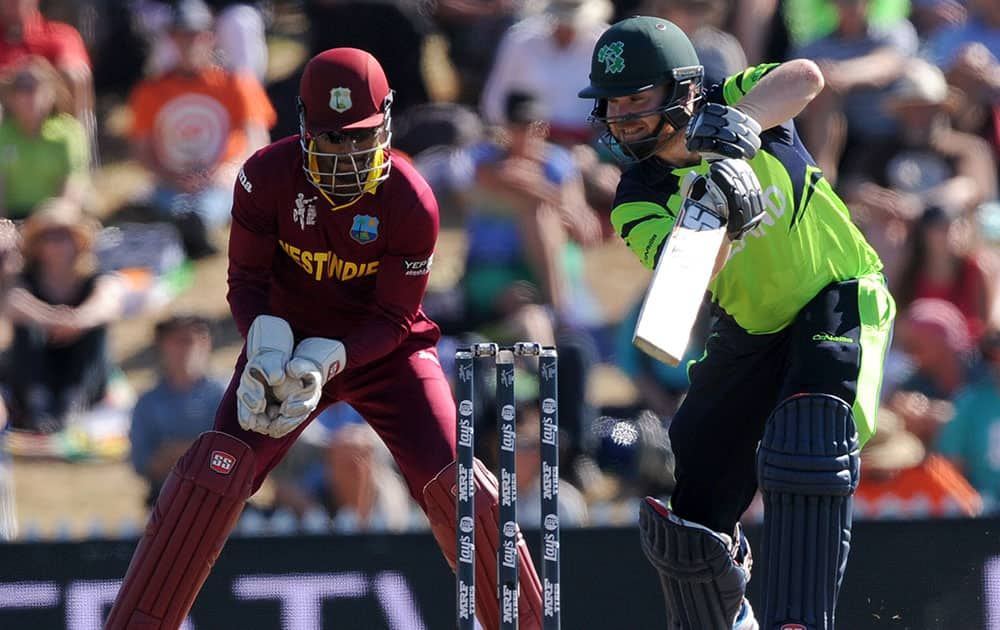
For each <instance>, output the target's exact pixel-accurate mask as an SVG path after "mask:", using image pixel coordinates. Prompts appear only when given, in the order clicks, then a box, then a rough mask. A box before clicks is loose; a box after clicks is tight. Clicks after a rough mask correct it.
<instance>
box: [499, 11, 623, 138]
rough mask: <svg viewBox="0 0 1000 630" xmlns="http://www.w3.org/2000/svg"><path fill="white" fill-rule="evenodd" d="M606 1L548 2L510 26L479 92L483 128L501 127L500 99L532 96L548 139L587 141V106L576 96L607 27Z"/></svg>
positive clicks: (503, 114)
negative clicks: (545, 120)
mask: <svg viewBox="0 0 1000 630" xmlns="http://www.w3.org/2000/svg"><path fill="white" fill-rule="evenodd" d="M612 12H613V6H612V5H611V3H610V2H609V1H608V0H548V2H547V3H546V5H545V9H544V10H543V12H542V13H541V14H540V15H536V16H532V17H528V18H526V19H524V20H522V21H520V22H518V23H517V24H515V25H514V26H512V27H511V28H510V29H509V30H508V31H507V32H506V33H505V34H504V36H503V38H502V39H501V40H500V44H499V45H498V47H497V52H496V56H495V57H494V61H493V67H492V69H491V70H490V73H489V76H488V77H487V79H486V83H485V85H484V87H483V95H482V100H481V103H480V107H481V109H482V112H483V117H484V119H485V120H486V122H487V123H489V124H493V125H499V124H503V123H504V122H507V121H508V120H507V117H506V112H505V109H506V99H507V96H508V94H511V93H513V92H526V93H530V94H534V95H535V96H536V97H537V98H538V100H539V101H540V102H541V103H542V105H544V106H545V108H546V109H547V110H548V112H549V123H550V125H551V137H552V140H553V141H554V142H557V143H560V144H567V145H572V144H577V143H581V142H582V143H585V142H588V141H590V140H591V139H592V138H593V136H594V132H593V129H592V128H591V126H590V125H589V124H588V123H587V116H588V114H589V113H590V109H591V107H592V105H593V104H592V103H588V102H587V101H585V100H581V99H579V98H577V97H576V92H577V87H578V86H579V85H580V84H581V83H586V80H587V76H588V74H589V73H590V61H591V53H592V51H593V49H594V44H595V43H597V39H598V38H599V37H600V36H601V33H603V32H604V30H605V29H606V28H607V26H608V25H607V20H608V19H609V18H610V17H611V14H612Z"/></svg>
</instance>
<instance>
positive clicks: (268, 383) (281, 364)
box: [236, 315, 295, 434]
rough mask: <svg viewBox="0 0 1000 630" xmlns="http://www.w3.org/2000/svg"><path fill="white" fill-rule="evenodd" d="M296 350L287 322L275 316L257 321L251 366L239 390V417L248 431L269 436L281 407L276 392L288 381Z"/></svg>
mask: <svg viewBox="0 0 1000 630" xmlns="http://www.w3.org/2000/svg"><path fill="white" fill-rule="evenodd" d="M294 347H295V337H294V335H293V334H292V329H291V327H290V326H289V325H288V322H286V321H285V320H283V319H281V318H280V317H274V316H272V315H259V316H258V317H257V318H256V319H254V320H253V323H252V324H251V325H250V331H249V332H248V333H247V350H246V353H247V363H246V366H245V367H244V368H243V374H242V375H241V376H240V384H239V387H237V389H236V417H237V420H239V423H240V426H241V427H243V429H244V430H246V431H256V432H257V433H263V434H267V433H268V431H269V425H270V423H271V420H272V419H273V418H275V417H277V415H278V405H279V404H280V402H279V399H278V397H277V395H276V394H275V391H276V390H277V389H278V388H279V387H281V385H282V384H283V383H284V382H285V379H286V375H285V364H286V363H288V360H289V359H290V358H291V356H292V349H293V348H294ZM269 406H270V409H268V407H269Z"/></svg>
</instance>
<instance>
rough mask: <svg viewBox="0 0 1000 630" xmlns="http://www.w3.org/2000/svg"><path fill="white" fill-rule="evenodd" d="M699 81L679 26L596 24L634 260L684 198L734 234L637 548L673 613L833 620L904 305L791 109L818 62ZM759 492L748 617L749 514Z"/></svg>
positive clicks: (620, 198) (797, 626) (780, 627)
mask: <svg viewBox="0 0 1000 630" xmlns="http://www.w3.org/2000/svg"><path fill="white" fill-rule="evenodd" d="M702 77H703V71H702V67H701V64H700V63H699V61H698V57H697V55H696V53H695V51H694V49H693V47H692V45H691V43H690V41H689V40H688V38H687V37H686V36H685V35H684V33H683V32H682V31H681V30H680V29H679V28H677V27H676V26H675V25H674V24H672V23H671V22H668V21H666V20H661V19H658V18H651V17H633V18H629V19H626V20H623V21H621V22H619V23H617V24H615V25H613V26H612V27H611V28H610V29H608V30H607V31H606V32H605V33H604V34H603V35H602V36H601V38H600V40H599V41H598V42H597V44H596V46H595V48H594V53H593V59H592V66H591V74H590V85H589V86H587V87H586V88H584V89H583V90H581V92H580V96H581V97H583V98H593V99H594V100H595V107H594V112H593V118H594V119H595V120H596V121H597V122H599V123H600V124H602V125H603V126H604V129H605V134H604V140H605V142H606V143H607V145H608V146H609V148H610V149H611V150H612V151H613V152H614V153H615V154H616V156H618V157H619V158H620V159H621V161H622V162H623V163H625V164H626V169H625V171H624V172H623V174H622V177H621V182H620V184H619V187H618V192H617V198H616V200H615V208H614V210H613V212H612V215H611V220H612V223H613V224H614V227H615V229H616V230H617V232H618V233H619V234H620V235H621V237H622V239H624V241H625V243H626V244H627V245H628V247H629V248H630V249H632V251H633V252H635V254H636V255H637V256H638V257H639V260H640V261H641V262H642V264H643V265H645V266H646V267H648V268H651V269H652V268H653V267H654V266H655V265H656V262H657V260H658V257H659V255H660V254H661V253H662V252H663V251H664V247H665V244H666V242H667V239H668V238H669V236H670V233H671V229H672V228H673V225H674V222H675V220H676V218H677V216H678V213H679V212H680V211H681V209H682V208H683V209H684V210H685V212H688V211H690V209H691V208H692V207H696V208H698V209H699V211H702V210H706V211H708V212H710V213H713V214H714V215H716V216H717V217H718V218H719V221H720V224H724V225H725V226H726V232H727V239H726V242H725V244H724V246H723V251H722V252H721V253H720V256H719V258H718V260H717V262H716V268H715V272H714V276H713V279H712V281H711V283H710V285H709V292H710V297H711V301H712V306H713V309H712V314H713V323H712V329H711V332H710V335H709V337H708V341H707V345H706V348H705V353H704V355H703V356H702V357H701V358H700V359H698V360H697V361H695V362H692V363H691V365H689V367H688V374H689V377H690V380H691V386H690V390H689V392H688V395H687V398H686V399H685V400H684V402H683V404H682V405H681V407H680V409H679V411H678V412H677V414H676V416H675V417H674V418H673V420H672V422H671V425H670V438H671V444H672V446H673V450H674V454H675V458H676V469H675V477H676V480H677V485H676V488H675V490H674V492H673V494H672V496H671V498H670V504H669V506H668V505H664V504H663V503H661V502H660V501H658V500H656V499H654V498H651V497H647V498H646V499H645V501H643V503H642V506H641V509H640V523H639V524H640V532H641V543H642V547H643V551H644V552H645V554H646V556H647V558H648V559H649V560H650V562H652V564H653V566H654V567H655V568H656V569H657V571H658V573H659V575H660V582H661V585H662V587H663V592H664V596H665V598H666V602H667V617H668V622H669V623H668V628H671V629H675V630H728V629H729V628H737V629H739V630H754V629H757V628H763V629H764V630H832V629H833V628H834V613H835V609H836V602H837V595H838V591H839V588H840V583H841V580H842V579H843V575H844V571H845V568H846V566H847V556H848V552H849V549H850V540H851V497H852V495H853V493H854V491H855V489H856V488H857V484H858V481H859V478H860V462H859V450H860V448H861V447H862V446H863V445H864V443H865V442H866V441H867V440H868V439H869V438H870V437H871V436H872V434H873V433H874V432H875V420H876V418H875V416H876V410H877V408H878V400H879V389H880V387H881V381H882V369H883V362H884V358H885V353H886V350H887V348H888V346H889V343H890V339H891V334H892V323H893V318H894V316H895V304H894V302H893V299H892V297H891V295H890V294H889V292H888V290H887V289H886V286H885V281H884V279H883V277H882V273H881V269H882V263H881V262H880V260H879V257H878V255H877V254H876V252H875V251H874V250H873V249H872V247H871V246H870V245H869V244H868V243H867V242H866V241H865V239H864V237H863V236H862V234H861V232H860V231H859V230H858V229H857V227H856V226H855V225H854V224H853V223H852V222H851V217H850V213H849V211H848V209H847V207H846V206H845V205H844V203H843V202H842V201H841V200H840V198H839V197H838V196H837V195H836V193H835V192H834V191H833V189H832V187H831V186H830V183H829V182H828V181H827V180H826V179H825V178H824V177H823V173H822V171H820V169H819V168H817V167H816V164H815V163H814V162H813V159H812V157H811V156H810V155H809V152H808V151H807V150H806V148H805V147H804V146H803V145H802V142H801V140H800V139H799V136H798V134H797V133H796V131H795V127H794V125H793V123H792V119H793V118H794V117H795V116H796V115H797V114H798V113H799V112H800V111H801V110H802V109H803V108H804V107H805V106H806V104H808V103H809V101H810V100H812V99H813V98H814V97H815V96H816V95H817V94H818V93H819V91H820V90H821V89H822V88H823V78H822V74H821V73H820V72H819V69H818V68H817V67H816V65H815V64H813V63H812V62H810V61H806V60H792V61H789V62H786V63H783V64H766V65H760V66H755V67H751V68H748V69H746V70H745V71H744V72H742V73H740V74H737V75H735V76H731V77H729V78H727V79H726V80H725V81H724V82H723V83H722V84H719V85H714V86H705V85H703V84H702ZM758 488H759V490H760V491H761V494H762V496H763V498H764V506H765V507H764V528H763V536H762V538H763V540H762V541H759V542H760V543H761V544H760V550H759V552H758V553H757V554H756V555H757V562H756V565H755V569H756V570H757V572H758V579H762V580H763V588H762V593H763V596H762V601H761V602H759V603H758V611H757V614H756V615H755V613H754V611H753V610H752V609H751V607H750V604H749V603H748V602H747V600H746V598H745V590H746V584H747V581H748V580H749V579H750V562H749V544H748V543H747V541H746V539H745V537H744V536H743V534H742V533H741V531H740V527H739V518H740V516H741V515H742V514H743V512H744V511H745V510H746V508H747V507H748V506H749V505H750V502H751V501H752V499H753V497H754V494H755V493H756V492H757V490H758Z"/></svg>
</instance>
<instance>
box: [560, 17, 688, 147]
mask: <svg viewBox="0 0 1000 630" xmlns="http://www.w3.org/2000/svg"><path fill="white" fill-rule="evenodd" d="M704 75H705V70H704V68H703V67H702V65H701V62H699V61H698V54H697V53H696V52H695V50H694V46H693V45H692V44H691V40H690V39H688V37H687V35H685V34H684V31H682V30H681V29H680V28H678V27H677V25H676V24H674V23H673V22H670V21H668V20H663V19H660V18H655V17H648V16H635V17H630V18H627V19H625V20H622V21H620V22H618V23H616V24H614V25H612V26H611V27H610V28H609V29H608V30H606V31H604V34H603V35H601V37H600V39H598V40H597V44H595V45H594V56H593V59H592V60H591V66H590V85H588V86H587V87H585V88H583V89H582V90H580V92H579V96H580V98H593V99H594V109H593V111H592V112H591V114H590V119H591V121H592V122H594V123H596V124H598V125H601V126H602V127H603V133H602V137H601V140H602V141H603V142H604V143H605V144H607V145H608V147H609V148H610V149H611V151H612V153H613V154H614V155H615V156H616V157H617V158H619V159H620V160H621V161H623V162H637V161H641V160H644V159H646V158H648V157H651V156H652V155H654V154H655V153H656V151H657V150H658V149H659V148H660V147H662V146H663V145H664V144H665V143H666V142H667V141H668V140H670V138H672V137H674V136H675V135H676V134H677V133H680V132H681V130H683V129H684V127H686V126H687V124H688V121H689V120H690V118H691V115H690V113H689V112H688V110H687V109H686V108H685V105H687V103H688V100H689V95H690V94H691V92H692V91H693V92H694V93H695V94H696V96H697V98H700V97H701V89H702V79H703V77H704ZM660 85H662V86H664V87H665V88H666V92H665V97H664V100H663V102H662V103H660V105H658V106H657V107H655V108H653V109H649V110H646V111H641V112H635V113H631V114H625V115H622V116H615V117H613V118H610V119H609V118H608V115H607V111H608V99H609V98H615V97H619V96H628V95H629V94H635V93H636V92H642V91H644V90H650V89H652V88H655V87H657V86H660ZM651 114H659V115H660V123H659V124H658V125H657V127H656V129H655V130H654V131H653V133H652V134H650V135H648V136H646V137H645V138H642V139H640V140H634V141H631V142H622V141H620V140H618V139H617V138H615V137H614V135H613V134H612V133H611V131H610V129H609V128H608V123H617V122H624V121H626V120H630V119H635V118H642V117H644V116H649V115H651ZM667 123H669V124H670V125H671V126H672V127H673V128H674V132H673V133H671V134H670V135H669V136H660V132H661V131H662V129H663V126H664V125H665V124H667Z"/></svg>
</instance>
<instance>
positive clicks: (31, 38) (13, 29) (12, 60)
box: [0, 0, 97, 144]
mask: <svg viewBox="0 0 1000 630" xmlns="http://www.w3.org/2000/svg"><path fill="white" fill-rule="evenodd" d="M38 2H39V0H0V69H4V68H9V67H11V66H12V65H14V64H16V63H17V62H19V61H20V60H21V59H22V58H24V57H27V56H29V55H39V56H41V57H45V58H46V59H47V60H48V61H49V63H51V64H52V65H53V66H55V67H56V69H57V70H58V71H59V72H60V74H62V75H63V77H64V78H65V79H66V82H67V84H68V85H69V88H70V92H71V94H72V97H73V114H74V115H75V116H76V117H77V119H78V120H79V121H80V122H81V123H83V125H84V126H85V127H86V128H87V132H88V135H89V138H90V140H91V143H92V144H93V143H94V140H95V139H96V137H97V124H96V122H95V118H94V78H93V75H92V74H91V71H90V57H89V56H88V55H87V48H86V47H85V46H84V44H83V38H82V37H80V33H79V32H77V30H76V29H75V28H73V27H72V26H70V25H69V24H64V23H62V22H55V21H51V20H46V19H45V17H44V16H43V15H42V13H41V11H39V9H38Z"/></svg>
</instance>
